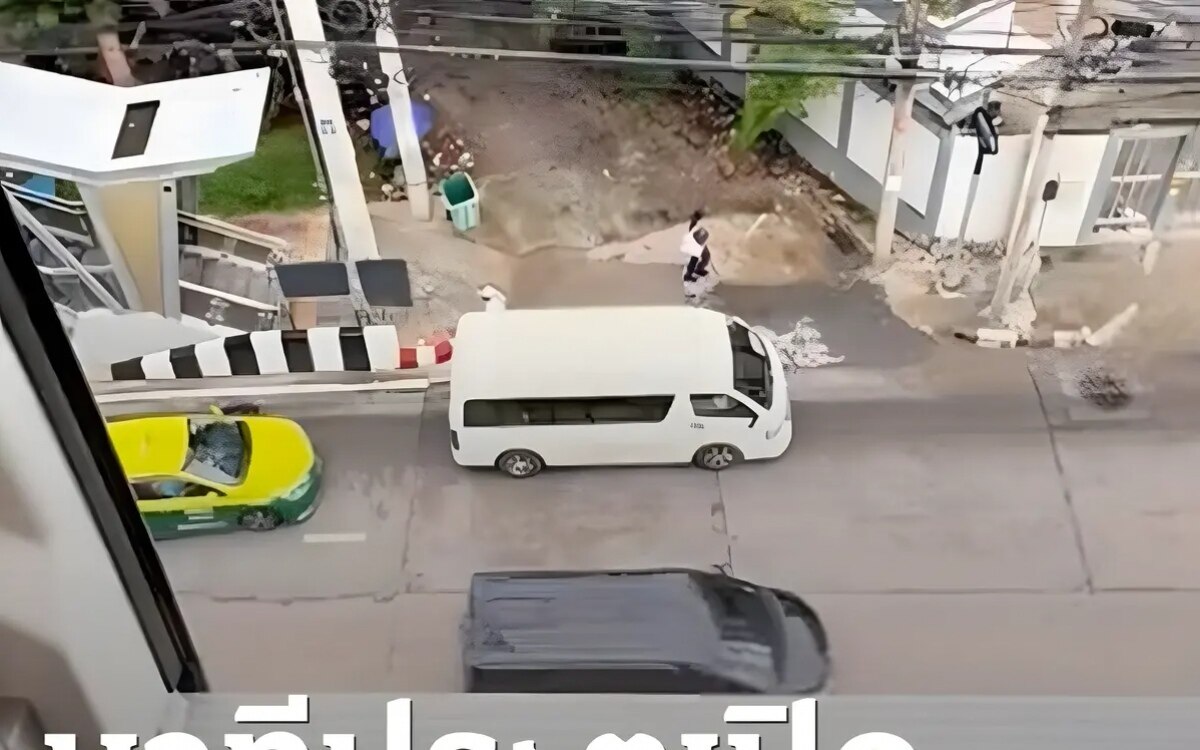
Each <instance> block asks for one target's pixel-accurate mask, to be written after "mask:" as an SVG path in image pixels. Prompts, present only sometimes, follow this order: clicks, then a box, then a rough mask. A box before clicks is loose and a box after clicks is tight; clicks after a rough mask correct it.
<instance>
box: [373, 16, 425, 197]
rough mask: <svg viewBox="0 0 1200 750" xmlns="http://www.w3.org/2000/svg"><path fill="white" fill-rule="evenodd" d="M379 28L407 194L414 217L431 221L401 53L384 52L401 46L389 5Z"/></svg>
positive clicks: (377, 33)
mask: <svg viewBox="0 0 1200 750" xmlns="http://www.w3.org/2000/svg"><path fill="white" fill-rule="evenodd" d="M377 12H378V13H379V14H380V17H379V21H378V23H379V27H378V28H377V29H376V31H375V40H376V44H377V45H378V46H379V48H380V50H381V51H380V52H379V66H380V68H382V70H383V74H384V75H385V76H387V77H388V81H387V93H388V105H389V109H390V110H391V113H392V125H393V126H394V127H395V130H396V148H397V149H398V150H399V151H400V166H401V170H402V171H403V173H404V189H405V195H406V196H407V197H408V205H409V207H410V208H411V209H412V214H413V216H414V217H415V218H417V219H418V220H420V221H429V220H430V218H431V215H432V203H431V202H430V196H429V177H428V175H427V173H426V172H425V156H424V154H422V153H421V139H420V138H419V137H418V136H417V127H416V125H415V124H414V122H413V110H412V100H411V99H410V98H409V91H408V76H407V75H406V74H405V72H404V61H403V60H402V59H401V58H400V53H399V52H384V51H382V50H384V49H388V48H394V47H397V46H399V44H400V42H399V41H397V39H396V33H395V32H394V31H392V26H391V19H390V18H388V17H387V16H386V14H387V13H388V12H389V11H388V7H387V5H384V6H383V7H381V8H380V9H379V10H378V11H377Z"/></svg>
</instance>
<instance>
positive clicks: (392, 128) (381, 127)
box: [371, 102, 434, 159]
mask: <svg viewBox="0 0 1200 750" xmlns="http://www.w3.org/2000/svg"><path fill="white" fill-rule="evenodd" d="M412 117H413V125H414V126H415V127H416V129H417V137H418V138H424V137H425V134H426V133H428V132H429V131H430V130H431V129H432V128H433V117H434V115H433V108H432V107H430V106H429V105H428V104H424V103H422V102H413V103H412ZM371 139H372V140H373V141H375V143H376V145H378V146H379V150H380V151H381V152H382V153H383V158H385V159H395V158H398V157H399V156H400V149H399V146H398V145H397V144H396V123H395V122H393V121H392V108H391V106H390V105H387V106H383V107H380V108H379V109H377V110H375V111H374V112H372V113H371Z"/></svg>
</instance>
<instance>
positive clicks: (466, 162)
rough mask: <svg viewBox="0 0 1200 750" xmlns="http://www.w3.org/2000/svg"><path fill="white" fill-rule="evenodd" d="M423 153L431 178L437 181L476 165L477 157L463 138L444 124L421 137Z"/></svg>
mask: <svg viewBox="0 0 1200 750" xmlns="http://www.w3.org/2000/svg"><path fill="white" fill-rule="evenodd" d="M421 153H422V154H423V155H424V157H425V169H426V171H427V173H428V175H429V179H430V180H432V181H433V182H435V183H437V182H441V181H442V180H444V179H446V178H447V177H449V176H450V175H452V174H455V173H456V172H460V171H466V170H470V169H472V168H473V167H474V166H475V159H474V157H473V156H471V152H470V151H468V150H467V146H466V143H465V142H464V141H463V139H462V138H461V137H459V136H458V135H457V134H456V133H455V132H454V130H453V129H451V128H450V127H447V126H444V125H443V126H439V127H436V128H434V129H433V130H431V131H429V133H427V134H426V135H425V137H424V138H422V139H421Z"/></svg>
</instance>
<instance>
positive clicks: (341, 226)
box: [283, 0, 379, 261]
mask: <svg viewBox="0 0 1200 750" xmlns="http://www.w3.org/2000/svg"><path fill="white" fill-rule="evenodd" d="M283 4H284V7H285V8H287V21H288V24H289V25H290V26H291V32H292V36H293V37H294V39H295V40H296V41H302V42H317V43H323V42H325V41H326V39H325V29H324V27H323V26H322V25H321V16H320V14H319V13H318V12H317V3H316V1H315V0H283ZM296 57H297V59H298V60H299V62H300V74H301V76H302V77H303V80H304V85H303V88H304V91H305V92H306V93H307V94H308V103H309V106H310V107H311V109H312V116H313V120H315V121H316V132H315V133H314V134H313V135H314V136H315V138H316V142H317V148H318V149H319V150H320V152H321V156H322V157H323V158H324V161H325V176H326V178H327V179H328V180H329V198H330V200H331V201H332V202H333V218H334V229H335V231H336V234H337V237H338V239H339V244H340V245H341V246H342V249H343V251H344V252H345V254H346V256H347V260H352V261H354V260H377V259H378V258H379V247H378V245H377V244H376V242H375V229H374V227H373V226H372V225H371V214H370V213H369V212H368V211H367V197H366V194H365V193H364V192H363V188H362V181H361V179H360V178H359V173H358V160H357V154H356V152H355V149H354V141H352V140H351V139H350V132H349V130H348V129H347V127H346V113H345V110H343V109H342V99H341V94H340V93H339V92H338V86H337V81H335V80H334V79H333V78H332V77H331V76H330V75H329V59H328V55H327V54H323V53H322V52H321V51H317V50H309V49H297V50H296Z"/></svg>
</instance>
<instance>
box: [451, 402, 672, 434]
mask: <svg viewBox="0 0 1200 750" xmlns="http://www.w3.org/2000/svg"><path fill="white" fill-rule="evenodd" d="M674 401H675V397H674V396H620V397H613V398H553V399H546V398H539V399H532V398H531V399H503V400H500V399H497V400H488V401H484V400H478V399H477V400H472V401H467V402H466V403H464V404H463V426H464V427H518V426H523V425H579V424H626V423H631V422H661V421H663V420H664V419H666V418H667V412H669V411H670V410H671V404H672V403H673V402H674Z"/></svg>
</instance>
